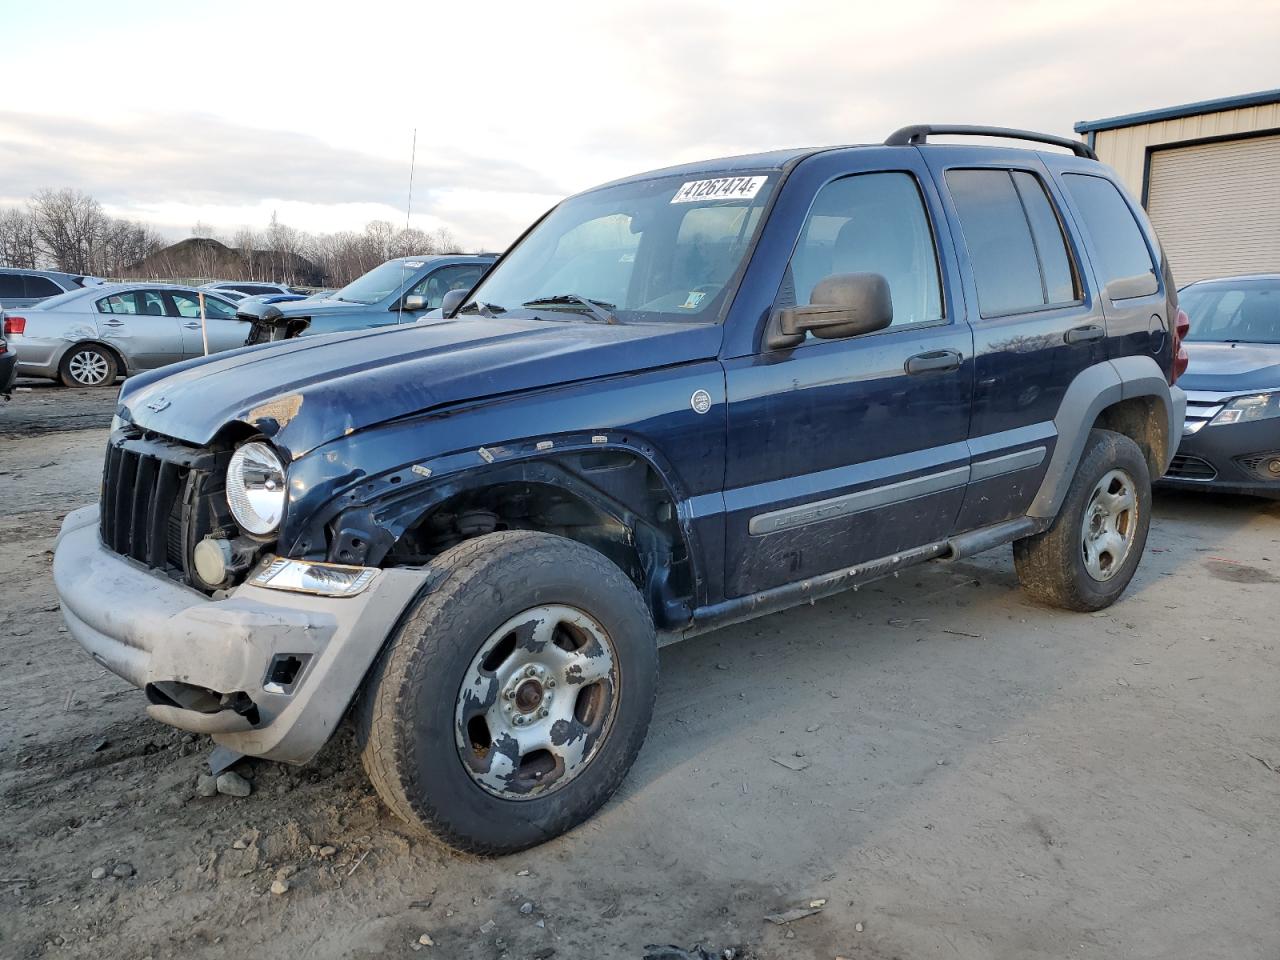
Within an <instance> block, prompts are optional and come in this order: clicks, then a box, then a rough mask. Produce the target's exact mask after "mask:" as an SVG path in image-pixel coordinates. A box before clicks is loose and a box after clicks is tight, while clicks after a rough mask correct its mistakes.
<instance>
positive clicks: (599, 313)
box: [521, 293, 618, 323]
mask: <svg viewBox="0 0 1280 960" xmlns="http://www.w3.org/2000/svg"><path fill="white" fill-rule="evenodd" d="M521 306H522V307H567V306H579V307H586V308H587V310H588V311H590V313H591V315H592V316H593V317H595V318H596V319H597V320H600V321H602V322H603V323H617V322H618V318H617V317H615V316H614V315H613V314H612V313H610V311H611V310H616V309H617V308H618V305H617V304H616V303H606V302H605V301H603V300H591V299H589V298H588V297H580V296H578V294H576V293H560V294H556V296H554V297H538V298H536V299H534V300H526V301H525V302H524V303H522V304H521Z"/></svg>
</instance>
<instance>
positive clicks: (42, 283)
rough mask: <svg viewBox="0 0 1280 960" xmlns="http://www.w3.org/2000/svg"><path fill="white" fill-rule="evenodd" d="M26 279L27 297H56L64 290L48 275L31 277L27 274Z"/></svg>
mask: <svg viewBox="0 0 1280 960" xmlns="http://www.w3.org/2000/svg"><path fill="white" fill-rule="evenodd" d="M26 280H27V283H26V290H27V296H28V297H56V296H57V295H58V294H60V293H65V292H66V291H65V290H63V289H62V288H61V287H60V286H58V285H57V284H56V283H54V282H53V281H52V280H50V279H49V278H48V277H33V276H31V275H29V274H28V276H27V278H26Z"/></svg>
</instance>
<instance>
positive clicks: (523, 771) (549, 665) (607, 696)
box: [359, 531, 658, 855]
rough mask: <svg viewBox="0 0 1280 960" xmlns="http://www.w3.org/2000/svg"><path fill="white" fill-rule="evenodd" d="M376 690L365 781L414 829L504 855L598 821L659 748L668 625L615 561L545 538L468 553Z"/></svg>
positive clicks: (493, 539)
mask: <svg viewBox="0 0 1280 960" xmlns="http://www.w3.org/2000/svg"><path fill="white" fill-rule="evenodd" d="M432 567H433V568H434V569H435V570H437V571H439V572H440V573H441V574H442V576H441V578H440V579H439V580H438V581H437V582H436V583H435V585H434V586H433V588H432V590H431V592H430V593H428V594H426V595H425V596H424V597H423V598H422V599H421V600H420V601H419V602H418V604H417V606H416V608H415V609H414V610H413V611H412V613H411V614H410V616H409V617H408V618H407V620H405V622H404V623H403V624H402V626H401V627H400V629H399V630H398V631H397V633H396V635H395V636H394V637H393V638H392V640H391V642H390V644H389V646H388V649H387V650H386V651H384V653H383V654H382V656H381V657H380V658H379V661H378V663H377V664H376V665H375V667H374V669H373V672H372V675H371V676H370V677H369V679H368V682H367V683H366V688H365V692H364V694H363V698H362V703H361V710H360V724H359V727H360V737H361V747H362V759H363V762H364V766H365V770H366V771H367V772H368V774H369V778H370V780H371V781H372V782H373V785H374V787H375V788H376V789H377V791H378V793H379V795H380V796H381V797H382V799H383V801H384V802H385V803H386V804H387V806H388V807H390V809H391V810H392V811H393V812H394V813H395V814H396V815H397V816H399V817H400V818H401V819H402V820H404V821H406V822H407V823H409V824H411V825H413V826H416V827H420V828H421V829H423V830H424V831H426V832H427V833H428V834H430V835H431V836H433V837H435V838H436V839H438V840H440V841H442V842H444V843H446V844H448V845H449V846H452V847H455V848H457V849H459V850H464V851H467V852H471V853H481V854H490V855H493V854H505V853H514V852H516V851H518V850H523V849H525V848H527V847H530V846H533V845H535V844H538V843H541V842H543V841H545V840H548V839H550V838H552V837H555V836H558V835H559V834H561V833H563V832H564V831H566V830H568V829H570V828H571V827H573V826H575V825H577V824H578V823H581V822H582V821H583V820H585V819H587V818H588V817H590V816H591V815H592V814H593V813H594V812H595V811H596V810H597V809H599V807H600V806H601V805H602V804H603V803H604V802H605V801H606V800H607V799H608V798H609V797H610V795H612V793H613V792H614V790H615V789H617V787H618V785H619V784H620V783H621V782H622V779H623V777H625V776H626V773H627V770H628V769H629V768H630V766H631V763H632V761H633V760H634V759H635V757H636V754H637V753H638V752H639V750H640V746H641V744H642V743H643V742H644V737H645V733H646V731H647V730H648V726H649V719H650V717H651V715H652V712H653V699H654V693H655V691H656V689H657V666H658V657H657V644H656V642H655V637H654V630H653V620H652V617H651V615H650V613H649V611H648V609H647V608H646V607H645V605H644V602H643V600H642V599H641V596H640V593H639V591H638V590H637V589H636V587H635V585H634V584H632V583H631V581H630V580H628V579H627V577H626V576H624V575H623V573H622V571H621V570H619V569H618V568H617V567H616V566H615V565H614V564H613V563H612V562H611V561H609V560H608V559H607V558H606V557H604V556H603V555H602V554H600V553H598V552H596V551H595V550H592V549H590V548H589V547H586V546H584V545H582V544H580V543H575V542H574V541H571V540H566V539H564V538H562V537H555V536H551V535H549V534H544V533H534V532H529V531H507V532H502V533H495V534H490V535H488V536H484V537H478V538H476V539H474V540H468V541H466V542H465V543H462V544H460V545H459V546H457V547H454V548H453V549H452V550H450V551H448V552H447V553H445V554H443V555H441V556H440V557H439V558H437V559H436V560H435V561H433V563H432Z"/></svg>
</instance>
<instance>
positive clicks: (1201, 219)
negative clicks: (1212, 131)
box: [1147, 135, 1280, 286]
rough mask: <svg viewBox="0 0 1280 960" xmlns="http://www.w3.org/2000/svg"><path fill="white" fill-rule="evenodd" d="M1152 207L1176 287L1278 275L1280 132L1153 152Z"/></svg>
mask: <svg viewBox="0 0 1280 960" xmlns="http://www.w3.org/2000/svg"><path fill="white" fill-rule="evenodd" d="M1147 211H1148V213H1149V214H1150V216H1151V222H1152V223H1153V224H1155V228H1156V232H1157V233H1158V234H1159V235H1160V242H1161V244H1163V246H1164V249H1165V251H1166V252H1167V253H1168V255H1169V259H1170V261H1171V262H1172V264H1173V276H1174V278H1175V279H1176V280H1177V282H1178V285H1179V286H1182V285H1183V284H1185V283H1190V282H1191V281H1192V280H1203V279H1204V278H1205V277H1224V276H1231V275H1233V274H1240V273H1277V272H1280V135H1277V136H1266V137H1254V138H1251V139H1246V140H1229V141H1225V142H1223V143H1207V144H1203V145H1201V146H1197V147H1173V148H1170V149H1167V150H1155V151H1153V152H1152V154H1151V179H1150V181H1149V185H1148V188H1147Z"/></svg>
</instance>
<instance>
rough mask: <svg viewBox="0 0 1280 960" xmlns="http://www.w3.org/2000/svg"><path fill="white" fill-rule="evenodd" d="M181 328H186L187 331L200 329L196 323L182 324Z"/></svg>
mask: <svg viewBox="0 0 1280 960" xmlns="http://www.w3.org/2000/svg"><path fill="white" fill-rule="evenodd" d="M183 326H184V327H186V328H187V329H188V330H199V329H200V324H198V323H184V324H183Z"/></svg>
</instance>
